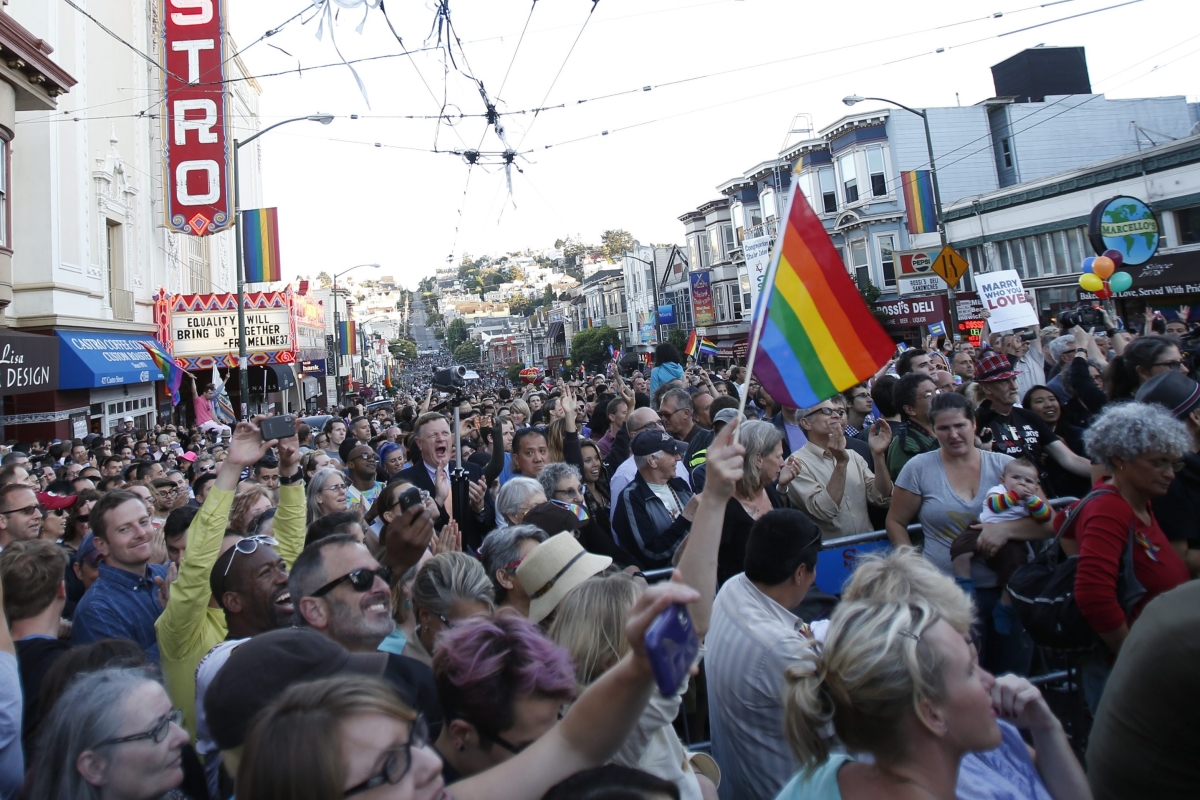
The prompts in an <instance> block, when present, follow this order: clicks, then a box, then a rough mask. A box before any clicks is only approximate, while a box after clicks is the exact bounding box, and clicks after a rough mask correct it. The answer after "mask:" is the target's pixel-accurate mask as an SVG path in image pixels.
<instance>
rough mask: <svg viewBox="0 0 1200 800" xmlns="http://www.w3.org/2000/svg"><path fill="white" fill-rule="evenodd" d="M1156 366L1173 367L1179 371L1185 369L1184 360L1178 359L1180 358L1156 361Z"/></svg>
mask: <svg viewBox="0 0 1200 800" xmlns="http://www.w3.org/2000/svg"><path fill="white" fill-rule="evenodd" d="M1154 366H1156V367H1167V368H1169V369H1173V370H1176V371H1179V372H1182V371H1183V362H1182V361H1178V360H1176V361H1155V362H1154Z"/></svg>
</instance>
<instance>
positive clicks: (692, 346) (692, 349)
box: [683, 330, 700, 358]
mask: <svg viewBox="0 0 1200 800" xmlns="http://www.w3.org/2000/svg"><path fill="white" fill-rule="evenodd" d="M699 351H700V342H699V341H697V338H696V331H694V330H693V331H692V332H691V334H690V335H689V336H688V340H687V344H685V345H684V346H683V354H684V355H685V356H692V357H693V358H695V356H696V353H698V352H699Z"/></svg>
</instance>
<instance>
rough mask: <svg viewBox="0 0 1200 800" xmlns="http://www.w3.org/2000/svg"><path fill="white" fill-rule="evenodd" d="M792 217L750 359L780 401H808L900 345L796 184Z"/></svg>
mask: <svg viewBox="0 0 1200 800" xmlns="http://www.w3.org/2000/svg"><path fill="white" fill-rule="evenodd" d="M786 220H787V225H786V227H784V228H782V229H781V230H780V238H779V242H778V243H777V244H776V246H775V252H774V253H773V254H772V257H771V266H770V270H769V272H768V273H767V276H766V280H765V281H764V282H763V287H764V291H763V293H762V294H761V295H760V296H759V298H758V304H757V305H756V306H755V307H754V321H753V323H752V327H751V332H752V337H753V338H752V339H751V347H752V352H751V353H750V358H751V359H752V363H753V371H754V374H755V375H756V376H757V377H758V379H759V381H761V382H762V387H763V388H764V389H766V390H767V392H768V393H769V394H770V395H771V397H773V398H774V399H775V402H777V403H781V404H783V405H785V406H790V407H792V408H807V407H809V406H814V405H816V404H817V403H819V402H821V401H822V400H826V399H828V398H830V397H833V396H834V395H835V394H837V393H838V392H841V391H845V390H846V389H849V388H850V387H851V386H853V385H855V384H856V383H862V382H863V381H865V380H866V379H867V378H869V377H871V376H872V375H874V374H875V372H876V370H878V369H879V367H880V366H882V365H883V364H884V363H886V362H887V360H888V358H890V357H891V355H892V353H893V352H894V351H895V345H894V344H893V343H892V340H891V337H889V336H888V335H887V333H885V332H884V330H883V328H882V327H881V326H880V324H879V322H878V321H877V320H876V319H875V317H874V315H872V314H871V309H869V308H868V307H867V304H866V303H865V302H864V301H863V298H862V295H861V294H859V291H858V287H857V286H855V285H854V282H853V281H852V280H851V279H850V274H849V273H848V272H846V267H845V266H844V265H843V264H842V260H841V258H839V257H838V253H837V250H836V249H834V246H833V242H832V241H830V239H829V234H828V233H826V232H825V228H824V226H822V225H821V221H820V220H819V219H817V215H816V214H814V213H813V210H812V208H811V207H810V206H809V204H808V202H807V201H806V200H805V199H804V195H803V194H802V193H801V192H800V191H799V190H798V189H797V188H796V184H795V183H793V184H792V188H791V190H790V193H789V197H788V211H787V217H786Z"/></svg>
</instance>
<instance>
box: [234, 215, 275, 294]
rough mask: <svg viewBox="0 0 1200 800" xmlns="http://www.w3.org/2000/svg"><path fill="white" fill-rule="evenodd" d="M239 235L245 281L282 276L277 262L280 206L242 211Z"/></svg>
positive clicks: (265, 280) (260, 280) (262, 280)
mask: <svg viewBox="0 0 1200 800" xmlns="http://www.w3.org/2000/svg"><path fill="white" fill-rule="evenodd" d="M241 235H242V263H243V264H244V265H245V268H246V283H264V282H268V281H281V280H283V272H282V270H281V269H280V266H279V209H277V208H252V209H249V210H248V211H243V212H242V234H241Z"/></svg>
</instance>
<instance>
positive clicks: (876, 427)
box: [867, 419, 892, 456]
mask: <svg viewBox="0 0 1200 800" xmlns="http://www.w3.org/2000/svg"><path fill="white" fill-rule="evenodd" d="M891 443H892V426H891V425H888V423H887V420H886V419H877V420H875V422H874V424H872V425H871V432H870V434H868V437H867V444H868V445H870V447H871V455H875V456H880V455H883V454H884V453H886V452H887V449H888V445H890V444H891Z"/></svg>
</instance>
